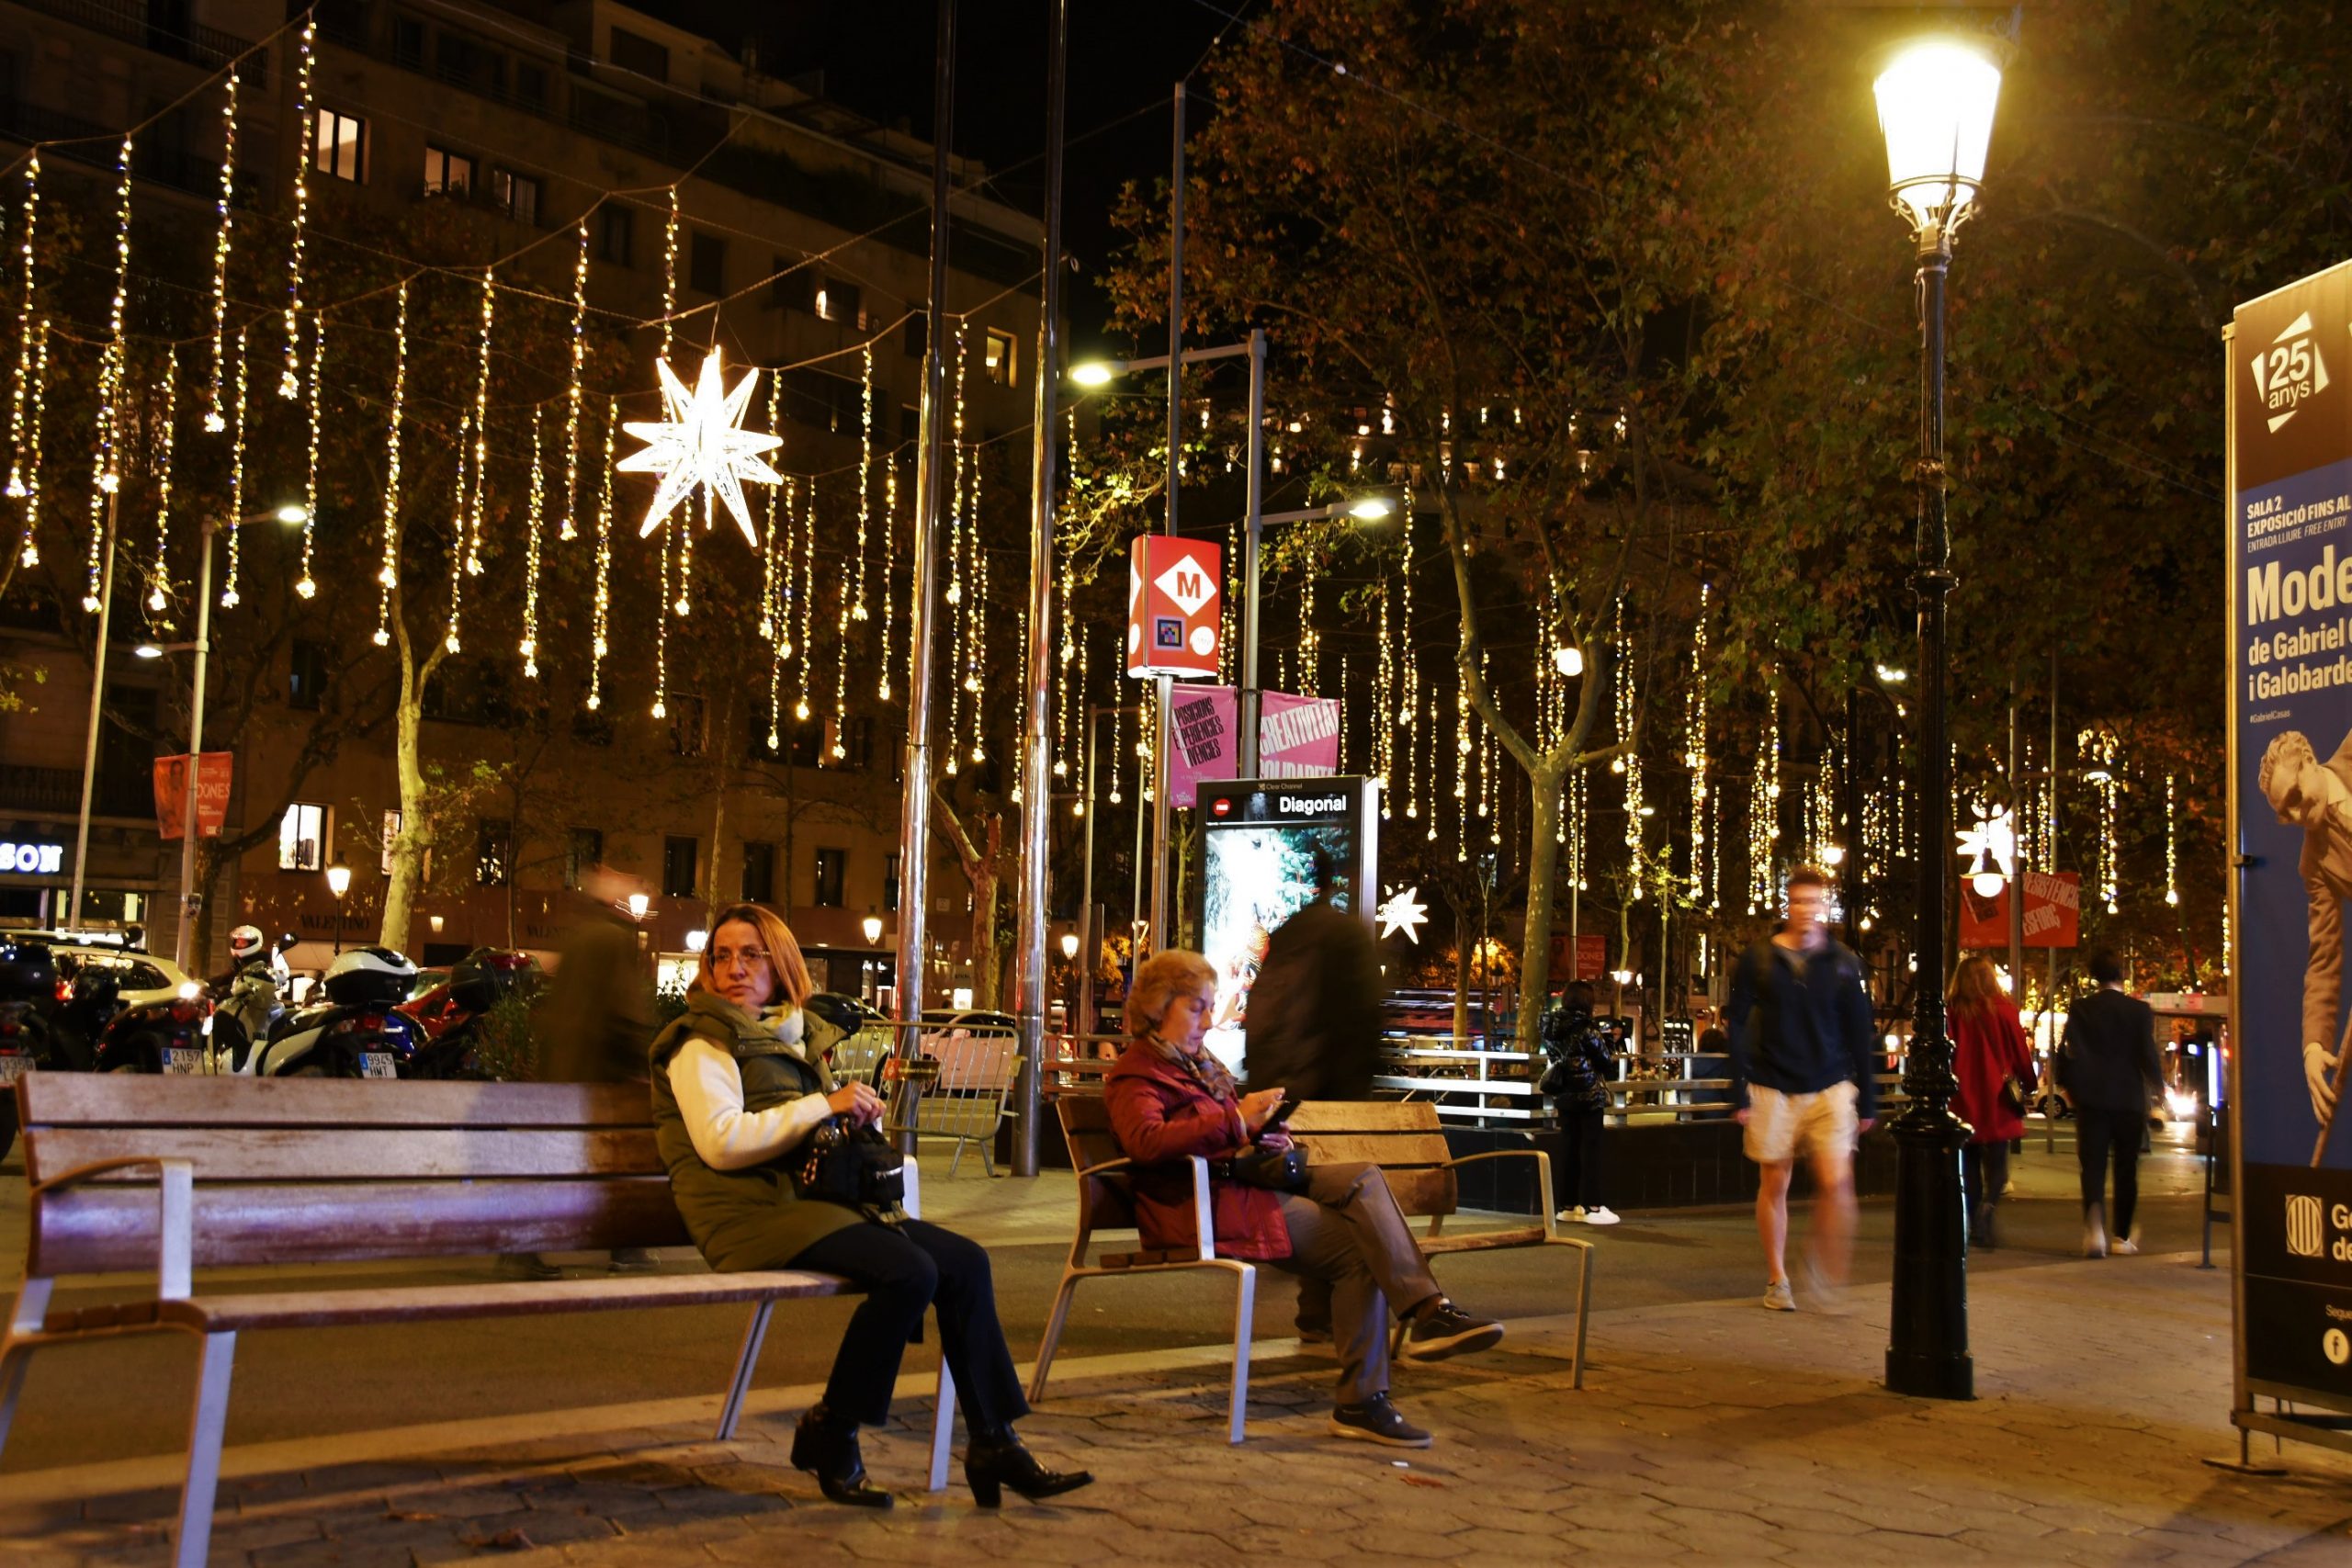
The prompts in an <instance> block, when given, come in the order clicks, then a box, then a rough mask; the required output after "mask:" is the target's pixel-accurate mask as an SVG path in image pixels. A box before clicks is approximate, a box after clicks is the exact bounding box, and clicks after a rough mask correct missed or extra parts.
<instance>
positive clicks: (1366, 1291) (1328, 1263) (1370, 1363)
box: [1103, 949, 1503, 1449]
mask: <svg viewBox="0 0 2352 1568" xmlns="http://www.w3.org/2000/svg"><path fill="white" fill-rule="evenodd" d="M1215 999H1216V971H1215V970H1214V969H1212V968H1211V967H1210V966H1209V961H1208V960H1207V959H1205V958H1203V957H1202V956H1201V955H1200V954H1199V953H1185V952H1182V951H1179V950H1173V949H1171V950H1170V951H1169V952H1166V953H1154V954H1153V955H1152V956H1151V957H1150V958H1149V959H1148V960H1146V961H1145V963H1144V964H1143V966H1142V968H1140V969H1139V970H1137V971H1136V978H1135V985H1134V986H1133V987H1131V988H1130V989H1129V991H1128V993H1127V1002H1126V1018H1127V1032H1128V1034H1129V1035H1130V1036H1131V1037H1132V1038H1131V1039H1130V1040H1129V1042H1128V1044H1127V1048H1126V1049H1125V1051H1124V1052H1122V1053H1121V1054H1120V1056H1119V1059H1118V1061H1117V1063H1116V1064H1114V1066H1112V1068H1111V1070H1110V1072H1109V1073H1107V1074H1105V1075H1104V1076H1103V1100H1104V1101H1105V1102H1106V1104H1107V1106H1108V1109H1109V1111H1110V1112H1111V1129H1112V1131H1113V1133H1114V1134H1116V1135H1117V1137H1118V1140H1119V1150H1120V1152H1121V1153H1122V1154H1124V1155H1125V1156H1127V1157H1128V1158H1129V1159H1131V1160H1133V1161H1135V1163H1136V1171H1135V1173H1134V1177H1133V1186H1132V1190H1133V1192H1134V1196H1135V1206H1136V1228H1137V1229H1138V1230H1139V1231H1141V1232H1142V1233H1143V1244H1144V1246H1145V1247H1150V1248H1153V1249H1159V1248H1183V1247H1195V1246H1197V1245H1199V1243H1198V1233H1197V1228H1196V1226H1195V1224H1194V1220H1193V1175H1192V1168H1191V1166H1190V1164H1189V1163H1188V1162H1189V1161H1190V1160H1191V1159H1192V1158H1193V1156H1199V1157H1201V1158H1204V1159H1206V1160H1208V1161H1209V1162H1210V1170H1211V1175H1210V1178H1209V1224H1210V1226H1211V1227H1212V1228H1213V1229H1214V1230H1215V1231H1216V1237H1215V1240H1216V1250H1217V1253H1218V1255H1219V1256H1221V1257H1226V1258H1250V1259H1254V1260H1256V1261H1259V1262H1263V1263H1269V1264H1272V1265H1273V1266H1274V1267H1275V1268H1277V1269H1284V1270H1287V1271H1289V1272H1291V1273H1295V1274H1305V1275H1310V1276H1313V1277H1315V1278H1317V1279H1322V1280H1329V1281H1330V1284H1331V1298H1332V1314H1331V1326H1332V1331H1333V1336H1334V1337H1335V1338H1336V1340H1337V1341H1338V1348H1339V1351H1340V1402H1339V1404H1338V1406H1337V1407H1336V1408H1335V1409H1333V1411H1332V1412H1331V1422H1330V1431H1331V1434H1332V1436H1334V1437H1340V1438H1361V1439H1364V1440H1367V1441H1371V1442H1375V1443H1386V1444H1389V1445H1391V1446H1394V1447H1397V1448H1417V1449H1425V1448H1427V1447H1429V1446H1430V1435H1429V1433H1427V1432H1426V1431H1423V1430H1422V1429H1421V1428H1420V1427H1416V1426H1414V1425H1413V1424H1412V1423H1410V1422H1409V1421H1407V1420H1406V1419H1405V1417H1404V1416H1403V1415H1402V1414H1401V1413H1400V1412H1399V1411H1398V1410H1397V1407H1396V1405H1394V1404H1390V1403H1389V1400H1388V1325H1389V1315H1388V1314H1389V1311H1390V1309H1391V1308H1392V1307H1393V1308H1395V1309H1396V1312H1397V1316H1399V1317H1402V1318H1406V1319H1408V1320H1409V1321H1410V1323H1411V1326H1410V1327H1409V1328H1408V1330H1407V1331H1406V1338H1405V1354H1406V1356H1407V1358H1408V1359H1411V1360H1415V1361H1434V1360H1438V1359H1442V1358H1443V1357H1446V1356H1451V1355H1454V1354H1456V1353H1458V1352H1461V1351H1464V1350H1483V1349H1485V1348H1487V1347H1488V1346H1490V1345H1493V1344H1495V1343H1496V1342H1497V1341H1498V1340H1499V1339H1501V1338H1502V1337H1503V1328H1502V1325H1501V1324H1499V1323H1496V1322H1494V1321H1493V1320H1491V1319H1488V1318H1479V1317H1473V1316H1471V1315H1470V1314H1468V1313H1465V1312H1464V1311H1463V1310H1462V1309H1461V1308H1459V1307H1457V1306H1455V1305H1454V1304H1453V1303H1452V1302H1450V1301H1448V1300H1446V1298H1445V1294H1444V1292H1442V1291H1440V1290H1439V1289H1438V1287H1437V1281H1436V1280H1433V1279H1431V1278H1430V1271H1429V1266H1428V1264H1427V1263H1425V1262H1424V1261H1423V1260H1422V1258H1421V1249H1420V1247H1419V1244H1418V1243H1416V1242H1415V1241H1414V1239H1413V1235H1412V1233H1411V1232H1410V1231H1409V1230H1408V1229H1407V1228H1406V1226H1405V1217H1404V1215H1403V1214H1402V1213H1399V1212H1398V1211H1397V1200H1396V1198H1395V1196H1394V1195H1392V1194H1391V1193H1390V1192H1389V1190H1388V1180H1387V1178H1385V1177H1384V1176H1383V1175H1381V1173H1380V1168H1379V1167H1378V1166H1376V1165H1314V1166H1311V1167H1310V1168H1309V1169H1308V1175H1307V1181H1308V1185H1307V1189H1306V1191H1305V1192H1303V1193H1295V1192H1276V1191H1274V1190H1271V1189H1269V1188H1264V1187H1256V1186H1252V1185H1250V1184H1249V1183H1247V1182H1242V1181H1237V1180H1234V1179H1232V1177H1231V1175H1230V1174H1229V1172H1230V1165H1229V1163H1226V1162H1229V1161H1230V1160H1231V1159H1232V1157H1233V1156H1235V1155H1237V1154H1240V1153H1243V1152H1244V1151H1246V1150H1248V1149H1249V1148H1250V1147H1251V1145H1253V1144H1255V1145H1269V1146H1271V1145H1276V1144H1278V1143H1280V1142H1282V1141H1283V1140H1284V1139H1285V1138H1286V1136H1287V1135H1286V1134H1283V1132H1281V1131H1280V1129H1278V1128H1277V1129H1274V1130H1272V1131H1269V1130H1268V1128H1267V1123H1268V1122H1270V1121H1271V1120H1272V1116H1273V1114H1274V1111H1275V1108H1276V1107H1278V1106H1279V1105H1281V1103H1282V1100H1283V1090H1282V1088H1281V1087H1280V1086H1279V1085H1276V1086H1273V1087H1271V1088H1268V1089H1260V1090H1259V1091H1258V1092H1257V1093H1255V1094H1248V1095H1245V1094H1241V1093H1239V1092H1238V1090H1237V1089H1235V1087H1234V1082H1233V1075H1232V1074H1231V1073H1229V1072H1227V1071H1226V1068H1225V1064H1224V1063H1222V1062H1220V1061H1218V1060H1217V1059H1216V1056H1214V1055H1211V1054H1210V1053H1209V1052H1208V1051H1206V1050H1205V1049H1204V1048H1203V1046H1202V1044H1201V1036H1202V1034H1203V1033H1204V1032H1205V1031H1206V1029H1207V1026H1208V1021H1209V1014H1210V1010H1211V1009H1212V1007H1213V1006H1214V1005H1215ZM1220 1164H1225V1165H1226V1170H1225V1172H1222V1173H1221V1172H1219V1170H1218V1166H1219V1165H1220Z"/></svg>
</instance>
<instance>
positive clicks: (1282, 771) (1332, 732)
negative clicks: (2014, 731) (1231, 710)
mask: <svg viewBox="0 0 2352 1568" xmlns="http://www.w3.org/2000/svg"><path fill="white" fill-rule="evenodd" d="M1339 771H1340V702H1339V699H1338V698H1336V697H1295V696H1293V695H1291V694H1289V693H1288V692H1268V693H1266V694H1264V696H1263V697H1262V698H1261V712H1260V713H1259V715H1258V772H1259V773H1261V774H1263V775H1264V776H1265V777H1267V778H1270V779H1308V778H1318V777H1328V776H1329V775H1330V774H1332V773H1338V772H1339Z"/></svg>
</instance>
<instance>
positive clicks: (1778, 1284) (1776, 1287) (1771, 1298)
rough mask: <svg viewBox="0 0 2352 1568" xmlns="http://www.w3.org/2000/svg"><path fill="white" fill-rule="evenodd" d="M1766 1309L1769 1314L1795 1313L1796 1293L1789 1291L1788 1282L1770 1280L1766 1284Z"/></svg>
mask: <svg viewBox="0 0 2352 1568" xmlns="http://www.w3.org/2000/svg"><path fill="white" fill-rule="evenodd" d="M1764 1309H1765V1310H1766V1311H1767V1312H1794V1311H1796V1310H1797V1298H1796V1293H1795V1292H1793V1291H1791V1290H1790V1289H1789V1282H1788V1281H1787V1280H1766V1281H1765V1283H1764Z"/></svg>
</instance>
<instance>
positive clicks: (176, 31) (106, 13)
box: [22, 0, 263, 79]
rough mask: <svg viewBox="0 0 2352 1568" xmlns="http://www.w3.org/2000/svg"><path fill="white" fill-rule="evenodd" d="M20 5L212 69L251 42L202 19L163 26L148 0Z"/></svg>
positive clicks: (47, 0) (26, 0)
mask: <svg viewBox="0 0 2352 1568" xmlns="http://www.w3.org/2000/svg"><path fill="white" fill-rule="evenodd" d="M22 4H23V5H24V6H25V8H26V9H28V10H31V11H40V12H43V13H45V14H47V15H49V16H51V17H60V18H62V19H63V20H65V21H69V22H72V23H74V24H75V25H76V26H78V27H85V28H89V29H90V30H91V31H92V32H94V33H104V34H106V35H107V37H108V38H114V39H121V40H122V41H123V42H125V43H135V44H137V45H138V46H139V47H140V48H141V49H144V50H148V51H152V52H153V53H156V54H162V55H168V56H170V57H171V58H172V59H174V60H186V61H188V62H192V63H194V64H198V65H203V66H209V67H211V68H213V69H216V70H217V69H218V68H219V67H220V66H223V65H226V64H228V63H229V62H231V61H232V60H234V59H236V58H237V57H238V56H239V55H241V54H243V53H244V52H245V51H247V50H249V49H251V48H253V46H254V40H253V39H243V38H239V37H237V35H236V34H234V33H224V32H222V31H221V30H220V28H208V27H205V26H204V25H203V24H201V23H197V22H182V23H180V24H179V25H178V26H177V27H167V26H165V25H164V23H163V22H162V21H161V20H159V19H157V18H155V17H153V16H152V15H151V13H150V11H149V8H148V5H147V0H22ZM246 69H247V71H249V72H250V73H252V74H253V75H254V77H255V78H256V79H258V78H259V77H260V76H261V74H262V71H263V68H262V67H261V66H260V65H259V64H258V63H257V62H252V63H248V65H247V67H246Z"/></svg>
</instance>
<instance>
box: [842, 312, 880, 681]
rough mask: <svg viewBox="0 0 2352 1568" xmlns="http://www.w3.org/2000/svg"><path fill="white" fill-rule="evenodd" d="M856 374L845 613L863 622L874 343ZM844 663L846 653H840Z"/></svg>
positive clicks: (869, 510)
mask: <svg viewBox="0 0 2352 1568" xmlns="http://www.w3.org/2000/svg"><path fill="white" fill-rule="evenodd" d="M860 365H861V370H860V372H859V381H860V389H861V393H862V402H861V408H862V411H863V416H862V417H863V425H862V429H861V431H860V434H859V436H858V443H857V590H856V596H855V598H854V601H853V602H852V604H851V605H850V610H849V618H850V619H851V620H853V621H863V620H864V619H865V537H866V531H867V529H868V527H869V526H870V525H871V524H872V520H873V507H874V342H873V340H872V339H871V338H869V339H867V340H866V344H865V353H864V355H861V356H860ZM848 659H849V650H848V649H846V648H844V649H842V661H843V662H844V664H846V662H847V661H848Z"/></svg>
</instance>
